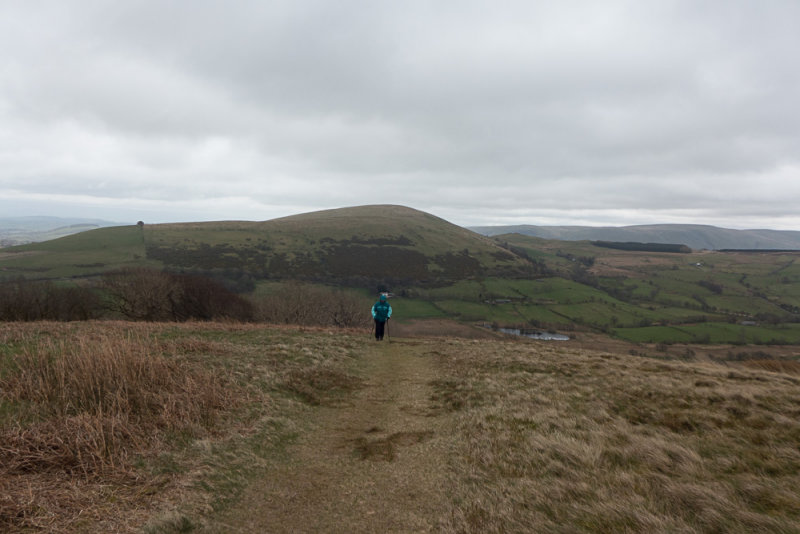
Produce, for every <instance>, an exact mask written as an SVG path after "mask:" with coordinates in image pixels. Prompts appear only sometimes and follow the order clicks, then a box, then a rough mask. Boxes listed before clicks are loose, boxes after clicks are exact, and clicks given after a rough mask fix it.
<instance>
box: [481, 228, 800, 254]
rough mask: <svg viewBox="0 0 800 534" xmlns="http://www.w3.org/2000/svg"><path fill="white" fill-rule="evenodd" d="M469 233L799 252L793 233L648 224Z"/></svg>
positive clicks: (797, 237)
mask: <svg viewBox="0 0 800 534" xmlns="http://www.w3.org/2000/svg"><path fill="white" fill-rule="evenodd" d="M470 230H472V231H474V232H477V233H479V234H483V235H486V236H497V235H502V234H523V235H529V236H533V237H539V238H542V239H555V240H560V241H618V242H635V243H670V244H678V245H686V246H688V247H690V248H692V249H694V250H703V249H706V250H724V249H757V250H765V249H771V250H797V249H800V232H798V231H794V230H732V229H729V228H719V227H716V226H707V225H700V224H649V225H638V226H597V227H595V226H534V225H529V224H524V225H516V226H478V227H471V228H470Z"/></svg>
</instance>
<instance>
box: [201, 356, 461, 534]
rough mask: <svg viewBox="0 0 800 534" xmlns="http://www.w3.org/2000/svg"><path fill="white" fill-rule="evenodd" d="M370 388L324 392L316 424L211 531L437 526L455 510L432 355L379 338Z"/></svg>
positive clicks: (366, 367)
mask: <svg viewBox="0 0 800 534" xmlns="http://www.w3.org/2000/svg"><path fill="white" fill-rule="evenodd" d="M359 365H360V369H359V373H360V375H361V377H362V379H363V384H362V387H361V388H359V389H357V390H356V391H354V392H350V393H349V394H347V395H346V396H342V397H339V398H331V399H326V400H325V402H323V405H322V406H321V407H319V408H318V409H317V410H316V411H315V414H314V416H313V418H314V419H313V421H310V425H311V428H312V430H311V431H310V432H308V433H307V434H305V435H303V436H301V437H300V438H299V439H298V441H297V443H296V444H295V445H294V446H293V447H292V448H291V450H290V451H289V453H290V457H289V459H288V461H277V462H276V463H275V464H273V465H272V466H271V467H270V468H269V469H268V470H267V472H265V474H264V475H263V477H261V478H260V479H258V480H257V481H256V482H254V483H253V484H252V485H251V486H250V487H249V488H247V489H246V490H245V493H244V495H243V497H242V498H241V500H240V502H239V503H238V505H236V506H234V507H233V508H231V509H229V510H227V511H226V512H225V513H224V514H223V515H221V516H219V517H217V518H216V519H214V520H213V521H212V522H211V524H210V525H209V526H208V527H207V528H206V529H204V531H205V532H214V533H217V532H219V533H221V532H275V533H279V532H293V533H297V532H429V531H435V530H438V528H437V525H439V524H440V520H441V514H442V513H443V510H447V508H448V507H447V505H446V495H445V494H444V488H445V484H444V479H445V474H446V473H445V469H446V466H447V457H448V436H449V435H450V434H451V429H450V428H448V424H447V421H446V419H444V418H443V416H442V415H441V414H440V413H439V412H437V411H436V410H434V409H433V408H432V406H431V404H430V403H431V401H430V398H431V385H430V384H431V382H432V381H433V380H434V379H435V378H436V377H435V375H434V369H433V365H434V362H433V361H432V360H431V357H430V356H426V355H425V354H424V353H423V347H422V345H416V344H415V343H414V342H412V341H400V342H397V341H392V342H391V343H387V342H383V343H375V345H374V347H373V348H372V350H371V351H370V353H369V355H368V356H367V357H366V358H364V359H363V360H361V361H360V363H359Z"/></svg>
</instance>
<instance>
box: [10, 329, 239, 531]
mask: <svg viewBox="0 0 800 534" xmlns="http://www.w3.org/2000/svg"><path fill="white" fill-rule="evenodd" d="M14 342H15V343H16V344H17V345H18V346H19V349H18V351H17V352H16V353H15V354H13V355H12V356H10V357H8V358H7V360H6V362H5V365H4V371H3V373H2V377H1V378H0V400H2V403H3V404H4V405H6V406H12V407H15V408H16V417H14V418H12V419H11V420H6V421H3V427H2V429H0V479H2V481H4V482H7V481H9V480H12V481H16V482H17V484H18V485H20V490H19V491H16V492H14V491H12V492H10V493H9V494H6V497H5V498H4V499H3V500H2V501H0V527H2V526H5V527H6V528H12V529H13V528H23V527H32V526H35V525H37V524H40V523H42V521H45V523H46V518H44V517H43V516H42V515H41V503H40V499H41V496H37V498H34V499H32V500H31V499H29V498H28V496H26V494H25V493H24V491H23V490H24V483H25V481H26V480H28V478H29V477H30V476H34V477H40V476H42V475H45V474H47V473H51V474H52V475H53V476H55V477H57V478H59V480H67V479H69V478H74V477H79V478H80V479H81V480H83V481H84V482H85V483H90V482H91V481H93V480H100V479H119V478H129V479H135V478H136V476H137V475H135V473H134V471H133V470H132V468H131V462H132V460H133V458H134V457H135V456H138V455H141V454H146V453H148V452H149V451H153V450H155V449H157V448H158V447H160V446H161V445H162V442H163V441H164V440H165V439H167V436H168V435H195V436H198V435H201V434H203V433H206V432H208V431H209V430H211V429H212V428H213V425H214V419H215V417H216V414H217V413H218V412H219V411H220V410H221V409H223V408H224V407H229V406H230V405H231V404H232V402H233V400H234V399H233V397H232V396H231V394H230V390H229V389H227V388H226V385H225V384H224V383H223V382H222V381H221V380H220V378H219V377H218V376H216V375H214V374H212V373H211V372H209V371H207V370H204V369H201V368H198V367H197V366H193V365H189V364H188V363H187V362H186V361H183V360H180V359H176V358H167V357H165V356H164V355H163V354H161V353H160V352H158V351H157V347H156V345H155V343H153V342H152V341H150V340H148V339H147V338H144V337H140V336H137V335H127V336H120V335H119V332H113V331H112V332H108V333H107V334H104V333H102V332H94V331H87V332H85V335H82V336H77V337H71V336H69V335H67V336H64V337H58V338H53V337H50V336H44V337H42V336H39V335H28V336H25V335H22V336H17V337H16V338H15V339H14ZM63 477H66V478H63ZM4 485H5V484H4ZM55 485H56V486H57V485H59V484H55ZM60 487H61V488H62V490H61V493H62V495H61V497H63V487H64V486H63V484H61V485H60ZM61 497H59V496H55V495H54V496H52V499H53V501H56V502H60V499H61ZM26 502H28V503H38V504H37V506H32V507H31V506H27V505H26V504H25V503H26ZM31 508H32V509H31ZM37 509H38V510H39V513H38V514H37V513H35V511H36V510H37ZM26 510H27V511H26ZM62 519H63V518H62ZM54 520H55V519H54ZM50 528H53V525H50V526H48V529H50Z"/></svg>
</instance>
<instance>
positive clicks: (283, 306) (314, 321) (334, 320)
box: [255, 282, 370, 328]
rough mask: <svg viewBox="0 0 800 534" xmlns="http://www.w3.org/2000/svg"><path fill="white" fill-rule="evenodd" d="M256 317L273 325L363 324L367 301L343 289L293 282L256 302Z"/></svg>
mask: <svg viewBox="0 0 800 534" xmlns="http://www.w3.org/2000/svg"><path fill="white" fill-rule="evenodd" d="M255 318H256V320H258V321H262V322H267V323H273V324H295V325H301V326H336V327H342V328H344V327H353V328H358V327H366V326H369V324H370V314H369V304H368V303H365V302H364V300H363V299H361V298H358V297H357V296H355V295H353V294H350V293H346V292H344V291H340V290H336V289H329V288H324V287H319V286H312V285H306V284H301V283H296V282H290V283H287V284H285V285H284V286H283V287H282V288H281V289H280V290H279V291H277V292H276V293H274V294H272V295H268V296H265V297H261V298H260V299H258V300H257V301H256V303H255Z"/></svg>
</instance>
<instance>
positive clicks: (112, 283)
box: [101, 268, 253, 321]
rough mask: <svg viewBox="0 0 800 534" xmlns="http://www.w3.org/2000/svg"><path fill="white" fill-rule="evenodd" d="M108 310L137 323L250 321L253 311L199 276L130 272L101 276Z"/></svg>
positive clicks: (148, 270)
mask: <svg viewBox="0 0 800 534" xmlns="http://www.w3.org/2000/svg"><path fill="white" fill-rule="evenodd" d="M101 287H102V289H103V290H104V291H105V293H106V294H107V295H108V297H109V299H108V307H109V308H110V309H111V310H112V311H113V312H116V313H118V314H120V315H122V316H124V317H125V318H127V319H133V320H136V321H187V320H189V319H196V320H201V321H211V320H220V319H227V320H236V321H249V320H252V318H253V307H252V305H251V304H250V302H249V301H248V300H247V299H245V298H244V297H242V296H240V295H237V294H235V293H233V292H232V291H230V290H228V289H227V288H226V287H225V286H224V285H222V284H221V283H220V282H217V281H215V280H212V279H210V278H207V277H204V276H199V275H187V274H174V273H168V272H164V271H156V270H153V269H146V268H130V269H123V270H120V271H114V272H111V273H107V274H106V275H104V276H103V280H102V284H101Z"/></svg>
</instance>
